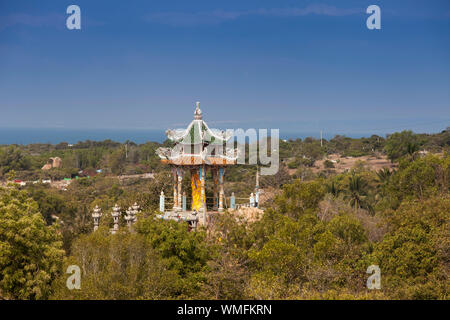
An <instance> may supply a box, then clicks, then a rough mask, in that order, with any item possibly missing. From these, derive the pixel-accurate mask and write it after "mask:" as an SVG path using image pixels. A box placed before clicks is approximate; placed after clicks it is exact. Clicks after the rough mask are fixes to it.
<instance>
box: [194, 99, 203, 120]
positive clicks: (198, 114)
mask: <svg viewBox="0 0 450 320" xmlns="http://www.w3.org/2000/svg"><path fill="white" fill-rule="evenodd" d="M195 104H196V108H195V112H194V119H195V120H202V110H200V101H197V102H196V103H195Z"/></svg>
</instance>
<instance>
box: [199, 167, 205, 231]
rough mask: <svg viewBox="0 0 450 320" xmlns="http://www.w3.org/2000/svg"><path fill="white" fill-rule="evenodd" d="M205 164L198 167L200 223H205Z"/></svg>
mask: <svg viewBox="0 0 450 320" xmlns="http://www.w3.org/2000/svg"><path fill="white" fill-rule="evenodd" d="M205 178H206V172H205V166H201V167H200V184H201V204H202V206H201V220H202V223H203V224H204V225H205V224H206V193H205Z"/></svg>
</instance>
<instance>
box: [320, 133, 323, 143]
mask: <svg viewBox="0 0 450 320" xmlns="http://www.w3.org/2000/svg"><path fill="white" fill-rule="evenodd" d="M320 147H323V144H322V130H320Z"/></svg>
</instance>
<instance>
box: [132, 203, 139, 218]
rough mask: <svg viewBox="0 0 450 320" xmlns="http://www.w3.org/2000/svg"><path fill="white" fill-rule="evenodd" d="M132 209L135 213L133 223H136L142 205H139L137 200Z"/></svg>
mask: <svg viewBox="0 0 450 320" xmlns="http://www.w3.org/2000/svg"><path fill="white" fill-rule="evenodd" d="M131 209H132V213H133V221H132V222H133V223H136V222H137V214H138V213H139V209H140V207H139V206H138V204H137V203H136V202H135V203H134V204H133V206H132V207H131Z"/></svg>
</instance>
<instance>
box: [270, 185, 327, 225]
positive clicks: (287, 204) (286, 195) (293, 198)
mask: <svg viewBox="0 0 450 320" xmlns="http://www.w3.org/2000/svg"><path fill="white" fill-rule="evenodd" d="M324 195H325V186H324V183H323V182H322V181H320V180H319V181H308V182H303V181H301V180H300V179H297V180H295V181H294V183H292V184H288V185H285V186H283V193H282V194H281V195H279V196H278V197H277V198H276V199H275V206H276V209H277V210H278V211H279V212H281V213H286V214H288V215H289V216H292V217H297V216H299V215H301V214H302V213H304V212H306V211H307V210H308V209H315V208H316V207H317V205H318V204H319V201H320V200H322V198H323V196H324Z"/></svg>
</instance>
